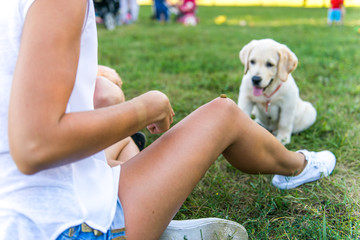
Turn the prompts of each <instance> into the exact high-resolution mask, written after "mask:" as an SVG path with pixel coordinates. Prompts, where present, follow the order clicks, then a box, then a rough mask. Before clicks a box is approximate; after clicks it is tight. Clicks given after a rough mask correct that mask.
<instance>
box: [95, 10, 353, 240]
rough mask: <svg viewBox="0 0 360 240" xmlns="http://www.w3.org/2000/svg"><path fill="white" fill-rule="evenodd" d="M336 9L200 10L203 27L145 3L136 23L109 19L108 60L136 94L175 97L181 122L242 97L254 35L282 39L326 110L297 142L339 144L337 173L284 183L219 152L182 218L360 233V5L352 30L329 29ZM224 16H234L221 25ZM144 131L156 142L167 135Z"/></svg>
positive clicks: (306, 232)
mask: <svg viewBox="0 0 360 240" xmlns="http://www.w3.org/2000/svg"><path fill="white" fill-rule="evenodd" d="M326 14H327V9H321V8H317V9H311V8H305V9H304V8H270V7H268V8H261V7H199V11H198V16H199V18H200V24H199V25H198V26H196V27H184V26H181V25H178V24H176V23H174V22H171V23H168V24H165V25H164V24H159V23H155V22H152V21H151V20H150V15H151V8H150V7H149V6H141V10H140V20H139V21H138V22H137V23H136V24H134V25H129V26H122V27H118V28H117V29H116V30H115V31H107V30H106V29H105V28H104V27H103V26H99V28H98V33H99V62H100V63H101V64H105V65H109V66H111V67H113V68H115V69H116V70H117V71H118V72H119V73H120V75H121V77H122V79H123V81H124V85H123V89H124V91H125V92H126V95H127V98H128V99H130V98H132V97H134V96H136V95H138V94H141V93H144V92H146V91H149V90H153V89H157V90H160V91H162V92H164V93H166V94H167V95H168V96H169V98H170V100H171V102H172V106H173V108H174V110H175V112H176V118H175V122H178V121H179V120H180V119H182V118H184V117H185V116H186V115H187V114H189V113H190V112H191V111H193V110H194V109H195V108H197V107H198V106H200V105H201V104H204V103H206V102H207V101H209V100H211V99H213V98H215V97H217V96H219V94H221V93H225V94H227V96H228V97H230V98H232V99H233V100H234V101H237V97H238V90H239V86H240V82H241V78H242V74H243V70H244V69H243V66H242V65H241V63H240V61H239V58H238V54H239V51H240V49H241V48H242V47H243V46H244V45H245V44H246V43H248V42H249V41H251V40H252V39H261V38H273V39H275V40H277V41H279V42H281V43H284V44H286V45H287V46H288V47H289V48H290V49H291V50H292V51H293V52H294V53H295V54H296V55H297V57H298V59H299V64H298V67H297V69H296V70H295V71H294V72H293V76H294V78H295V80H296V81H297V84H298V87H299V88H300V95H301V97H302V98H303V99H304V100H307V101H310V102H312V103H313V105H314V106H315V108H316V109H317V112H318V117H317V120H316V122H315V124H314V125H313V126H312V127H311V128H310V129H308V130H306V131H305V132H302V133H300V134H297V135H294V136H293V137H292V142H291V144H289V145H287V147H288V148H289V149H291V150H298V149H303V148H306V149H311V150H315V151H317V150H322V149H329V150H331V151H333V152H334V153H335V155H336V156H337V159H338V162H337V166H336V168H335V170H334V172H333V174H332V176H331V177H329V178H327V179H322V180H321V181H317V182H314V183H309V184H306V185H303V186H301V187H299V188H296V189H294V190H285V191H284V190H278V189H276V188H274V187H273V186H271V183H270V182H271V178H272V176H268V175H248V174H243V173H241V172H239V171H236V170H235V169H234V168H233V167H232V166H230V165H229V164H228V163H227V162H226V161H225V160H224V159H223V158H222V157H219V159H218V161H217V162H216V163H215V164H213V165H212V167H211V168H210V170H209V171H208V173H207V174H206V175H205V177H204V178H203V180H202V181H201V182H200V183H199V184H198V185H197V187H196V188H195V190H194V191H193V193H192V194H191V195H190V196H189V197H188V199H187V200H186V202H185V203H184V205H183V207H182V208H181V209H180V211H179V212H178V214H177V215H176V219H189V218H201V217H220V218H226V219H230V220H234V221H237V222H239V223H241V224H243V226H244V227H245V228H246V229H247V231H248V234H249V238H250V239H359V238H360V201H359V199H360V186H359V184H358V183H359V182H360V175H359V172H360V142H359V139H360V121H359V120H360V67H359V63H360V33H359V32H358V28H359V27H360V8H348V9H347V15H346V20H345V26H343V27H336V26H333V27H328V26H327V25H326ZM219 15H224V16H226V18H227V21H226V22H225V23H224V24H221V25H216V24H215V23H214V19H215V18H216V17H218V16H219ZM240 22H242V23H244V22H246V25H245V26H241V25H240V24H239V23H240ZM144 132H145V133H146V135H147V137H148V140H149V144H150V143H151V142H152V141H154V140H155V139H156V138H157V137H158V136H157V135H155V136H154V135H150V134H149V132H147V130H144Z"/></svg>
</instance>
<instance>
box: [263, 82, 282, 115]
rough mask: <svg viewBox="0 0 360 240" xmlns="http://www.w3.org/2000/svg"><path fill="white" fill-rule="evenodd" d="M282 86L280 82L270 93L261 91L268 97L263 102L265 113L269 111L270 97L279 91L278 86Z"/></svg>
mask: <svg viewBox="0 0 360 240" xmlns="http://www.w3.org/2000/svg"><path fill="white" fill-rule="evenodd" d="M281 86H282V83H280V84H279V86H278V87H277V88H276V89H275V90H274V91H273V92H272V93H271V94H270V95H267V94H265V93H263V95H264V96H265V97H266V98H268V100H267V101H266V103H265V113H268V111H269V106H270V104H271V103H270V98H271V97H272V96H273V95H274V94H275V93H276V92H277V91H279V89H280V87H281Z"/></svg>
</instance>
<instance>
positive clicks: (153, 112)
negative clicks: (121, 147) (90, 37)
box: [9, 0, 173, 174]
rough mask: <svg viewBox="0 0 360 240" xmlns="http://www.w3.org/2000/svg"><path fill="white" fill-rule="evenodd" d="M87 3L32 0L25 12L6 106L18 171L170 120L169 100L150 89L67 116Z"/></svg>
mask: <svg viewBox="0 0 360 240" xmlns="http://www.w3.org/2000/svg"><path fill="white" fill-rule="evenodd" d="M86 2H87V1H86V0H78V1H58V0H37V1H35V2H34V3H33V5H32V6H31V8H30V9H29V11H28V15H27V18H26V23H25V25H24V29H23V34H22V42H21V47H20V52H19V57H18V62H17V65H16V69H15V73H14V79H13V86H12V91H11V99H10V106H9V144H10V151H11V154H12V156H13V159H14V161H15V163H16V164H17V166H18V168H19V170H20V171H22V172H23V173H25V174H33V173H36V172H38V171H41V170H43V169H47V168H50V167H54V166H59V165H63V164H66V163H69V162H73V161H76V160H79V159H82V158H84V157H86V156H89V155H91V154H94V153H96V152H98V151H100V150H102V149H104V148H106V147H108V146H110V145H111V144H113V143H115V142H116V141H118V140H120V139H122V138H124V137H126V136H129V135H131V134H132V133H134V132H136V131H137V130H139V129H141V128H144V127H146V126H147V125H149V124H151V123H156V124H155V128H154V129H153V133H160V132H163V131H166V130H167V129H168V128H169V126H170V124H171V122H172V117H173V111H172V108H171V106H170V103H169V101H168V98H167V97H166V96H165V95H164V94H162V93H160V92H157V91H152V92H149V93H146V94H144V95H141V96H139V97H137V98H134V99H132V100H130V101H128V102H126V103H123V104H118V105H115V106H111V107H107V108H102V109H97V110H95V111H89V112H79V113H69V114H66V113H65V109H66V105H67V102H68V100H69V97H70V94H71V91H72V88H73V86H74V82H75V77H76V70H77V64H78V58H79V52H80V37H81V29H82V25H83V20H84V16H85V11H86Z"/></svg>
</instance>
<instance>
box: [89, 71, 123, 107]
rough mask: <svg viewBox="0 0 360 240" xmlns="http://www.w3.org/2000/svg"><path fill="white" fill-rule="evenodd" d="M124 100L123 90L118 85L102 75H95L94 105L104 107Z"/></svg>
mask: <svg viewBox="0 0 360 240" xmlns="http://www.w3.org/2000/svg"><path fill="white" fill-rule="evenodd" d="M124 101H125V96H124V93H123V91H122V90H121V88H120V87H119V86H117V85H116V84H114V83H113V82H111V81H110V80H108V79H107V78H104V77H97V79H96V85H95V92H94V107H95V108H100V107H106V106H111V105H114V104H119V103H122V102H124Z"/></svg>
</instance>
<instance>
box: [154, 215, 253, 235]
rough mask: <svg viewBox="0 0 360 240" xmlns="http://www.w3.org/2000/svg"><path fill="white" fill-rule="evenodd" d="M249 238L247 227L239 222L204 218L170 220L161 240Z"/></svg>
mask: <svg viewBox="0 0 360 240" xmlns="http://www.w3.org/2000/svg"><path fill="white" fill-rule="evenodd" d="M185 239H186V240H247V239H248V234H247V232H246V229H245V228H244V227H243V226H242V225H241V224H239V223H236V222H233V221H229V220H225V219H219V218H202V219H194V220H183V221H176V220H173V221H171V222H170V224H169V226H168V227H167V228H166V230H165V232H164V233H163V235H162V236H161V237H160V240H185Z"/></svg>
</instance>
